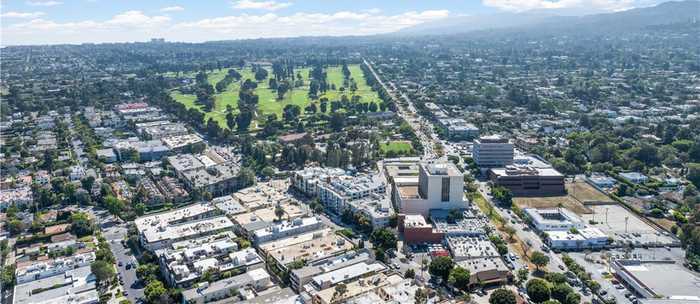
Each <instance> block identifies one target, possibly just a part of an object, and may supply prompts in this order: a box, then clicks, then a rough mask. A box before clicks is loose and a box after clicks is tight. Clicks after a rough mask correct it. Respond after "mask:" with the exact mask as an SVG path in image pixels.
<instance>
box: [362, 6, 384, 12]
mask: <svg viewBox="0 0 700 304" xmlns="http://www.w3.org/2000/svg"><path fill="white" fill-rule="evenodd" d="M363 12H365V13H369V14H379V13H381V12H382V10H381V9H379V8H376V7H375V8H370V9H366V10H363Z"/></svg>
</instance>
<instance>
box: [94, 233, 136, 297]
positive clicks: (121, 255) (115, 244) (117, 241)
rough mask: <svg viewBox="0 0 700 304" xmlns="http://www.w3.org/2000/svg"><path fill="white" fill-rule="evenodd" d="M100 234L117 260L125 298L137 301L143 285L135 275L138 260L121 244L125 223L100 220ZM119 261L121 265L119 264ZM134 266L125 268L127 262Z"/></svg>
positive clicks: (124, 234)
mask: <svg viewBox="0 0 700 304" xmlns="http://www.w3.org/2000/svg"><path fill="white" fill-rule="evenodd" d="M100 224H101V227H102V235H103V236H104V237H105V239H107V242H108V243H109V247H110V249H111V250H112V253H113V254H114V258H115V259H116V260H117V269H118V274H119V276H120V277H121V278H123V282H124V284H123V290H124V291H125V292H126V298H127V299H129V301H131V303H138V301H139V299H140V298H143V291H144V289H143V286H140V285H139V283H138V278H137V277H136V267H137V266H138V261H137V260H136V258H134V256H133V255H131V250H130V249H129V248H128V247H126V246H124V245H122V243H121V240H123V239H124V238H125V237H126V234H127V228H126V224H125V223H121V224H116V225H114V224H112V223H109V222H108V221H105V222H101V223H100ZM120 263H121V266H119V264H120ZM132 263H133V265H134V267H129V269H126V267H127V265H128V264H132Z"/></svg>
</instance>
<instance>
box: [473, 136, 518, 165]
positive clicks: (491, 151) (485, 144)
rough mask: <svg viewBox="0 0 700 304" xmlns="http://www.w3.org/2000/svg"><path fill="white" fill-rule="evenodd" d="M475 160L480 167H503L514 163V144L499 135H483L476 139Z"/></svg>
mask: <svg viewBox="0 0 700 304" xmlns="http://www.w3.org/2000/svg"><path fill="white" fill-rule="evenodd" d="M472 153H473V155H474V162H475V163H476V165H477V166H479V167H480V168H486V169H488V168H501V167H505V166H506V165H512V164H513V157H514V155H515V149H514V148H513V144H512V143H511V142H510V141H509V140H508V139H505V138H501V137H500V136H498V135H492V136H482V137H480V138H479V139H478V140H475V141H474V150H473V152H472Z"/></svg>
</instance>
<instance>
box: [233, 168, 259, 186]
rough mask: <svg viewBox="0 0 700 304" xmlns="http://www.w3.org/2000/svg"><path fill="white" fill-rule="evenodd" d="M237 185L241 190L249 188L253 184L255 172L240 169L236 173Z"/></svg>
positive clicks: (248, 169)
mask: <svg viewBox="0 0 700 304" xmlns="http://www.w3.org/2000/svg"><path fill="white" fill-rule="evenodd" d="M237 178H238V185H239V187H241V188H245V187H250V186H252V185H254V184H255V172H253V170H252V169H250V168H248V167H244V168H241V170H240V171H238V176H237Z"/></svg>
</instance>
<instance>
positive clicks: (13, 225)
mask: <svg viewBox="0 0 700 304" xmlns="http://www.w3.org/2000/svg"><path fill="white" fill-rule="evenodd" d="M7 229H8V230H9V231H10V234H11V235H17V234H19V233H20V232H22V230H24V224H23V223H22V221H20V220H18V219H12V220H10V221H9V222H8V223H7Z"/></svg>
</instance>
